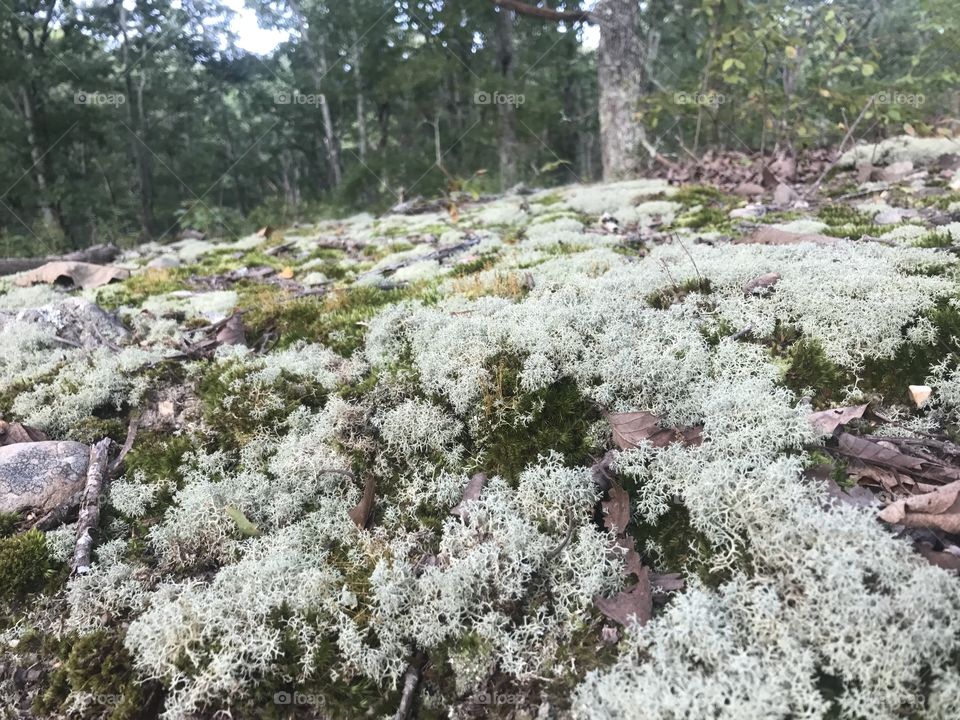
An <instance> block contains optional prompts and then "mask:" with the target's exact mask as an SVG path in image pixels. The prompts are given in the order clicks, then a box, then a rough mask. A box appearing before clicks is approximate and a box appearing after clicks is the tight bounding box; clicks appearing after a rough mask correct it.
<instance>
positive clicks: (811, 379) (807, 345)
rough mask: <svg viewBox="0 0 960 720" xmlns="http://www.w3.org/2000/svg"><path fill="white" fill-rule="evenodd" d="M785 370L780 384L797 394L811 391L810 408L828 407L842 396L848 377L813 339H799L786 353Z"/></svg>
mask: <svg viewBox="0 0 960 720" xmlns="http://www.w3.org/2000/svg"><path fill="white" fill-rule="evenodd" d="M786 360H787V369H786V372H785V373H784V378H783V381H784V384H785V385H786V386H787V387H788V388H790V389H791V390H793V392H795V393H796V394H797V395H798V396H800V395H803V394H804V393H806V392H808V391H812V392H813V398H812V400H811V402H812V403H813V405H814V407H817V408H826V407H832V406H833V405H835V404H836V403H837V402H838V401H840V400H841V399H842V395H843V388H844V387H845V386H846V385H847V383H848V377H847V375H846V374H845V373H844V371H843V369H842V368H841V367H840V366H839V365H837V364H836V363H834V362H833V361H831V360H830V359H829V358H828V357H827V356H826V353H824V351H823V346H821V345H820V343H819V342H818V341H816V340H808V339H803V340H800V341H798V342H796V343H795V344H793V345H792V346H791V347H790V348H789V349H788V350H787V352H786Z"/></svg>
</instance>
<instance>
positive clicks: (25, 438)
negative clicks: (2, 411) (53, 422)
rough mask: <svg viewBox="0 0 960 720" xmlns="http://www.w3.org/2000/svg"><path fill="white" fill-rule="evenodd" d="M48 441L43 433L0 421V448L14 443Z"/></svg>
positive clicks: (15, 423) (21, 424)
mask: <svg viewBox="0 0 960 720" xmlns="http://www.w3.org/2000/svg"><path fill="white" fill-rule="evenodd" d="M44 440H49V438H48V437H47V436H46V434H45V433H44V432H42V431H41V430H37V429H36V428H33V427H29V426H27V425H24V424H23V423H18V422H13V423H8V422H6V421H5V420H0V447H3V446H4V445H15V444H16V443H28V442H42V441H44Z"/></svg>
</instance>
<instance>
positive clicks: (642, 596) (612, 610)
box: [593, 568, 653, 626]
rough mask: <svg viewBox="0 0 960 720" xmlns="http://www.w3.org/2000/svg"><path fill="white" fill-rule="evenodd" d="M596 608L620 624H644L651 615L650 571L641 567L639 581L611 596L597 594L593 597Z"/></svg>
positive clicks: (651, 591)
mask: <svg viewBox="0 0 960 720" xmlns="http://www.w3.org/2000/svg"><path fill="white" fill-rule="evenodd" d="M593 602H594V604H595V605H596V606H597V609H598V610H599V611H600V612H602V613H603V614H604V616H605V617H607V618H609V619H610V620H613V621H614V622H616V623H619V624H621V625H624V626H626V625H632V624H634V623H636V624H638V625H645V624H646V623H647V622H649V621H650V618H651V617H653V590H652V589H651V587H650V571H649V569H647V568H643V569H642V570H641V572H640V581H639V582H638V583H637V584H636V585H634V586H632V587H630V588H627V589H626V590H621V591H620V592H618V593H617V594H616V595H614V596H613V597H609V598H605V597H602V596H600V595H597V596H595V597H594V598H593Z"/></svg>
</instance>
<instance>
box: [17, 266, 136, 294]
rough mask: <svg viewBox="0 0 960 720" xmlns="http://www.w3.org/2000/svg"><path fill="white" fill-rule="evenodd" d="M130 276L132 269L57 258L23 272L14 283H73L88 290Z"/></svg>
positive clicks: (22, 285) (24, 284)
mask: <svg viewBox="0 0 960 720" xmlns="http://www.w3.org/2000/svg"><path fill="white" fill-rule="evenodd" d="M128 277H130V271H129V270H124V269H123V268H118V267H113V266H110V265H94V264H93V263H85V262H77V261H73V260H56V261H54V262H48V263H47V264H46V265H41V266H40V267H38V268H36V269H35V270H31V271H30V272H25V273H23V274H22V275H20V276H18V277H17V278H16V280H14V283H15V284H16V285H19V286H20V287H26V286H28V285H36V284H38V283H46V284H49V285H71V286H74V287H80V288H83V289H84V290H88V289H90V288H98V287H100V286H102V285H106V284H107V283H112V282H116V281H119V280H125V279H127V278H128Z"/></svg>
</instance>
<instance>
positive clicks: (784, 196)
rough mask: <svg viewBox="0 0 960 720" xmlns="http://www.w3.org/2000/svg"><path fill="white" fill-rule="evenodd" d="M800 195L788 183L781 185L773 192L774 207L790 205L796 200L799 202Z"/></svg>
mask: <svg viewBox="0 0 960 720" xmlns="http://www.w3.org/2000/svg"><path fill="white" fill-rule="evenodd" d="M799 199H800V195H799V194H798V193H797V191H796V190H794V189H793V188H792V187H790V186H789V185H787V184H786V183H780V184H779V185H777V189H776V190H774V191H773V204H774V205H789V204H790V203H792V202H793V201H794V200H799Z"/></svg>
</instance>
